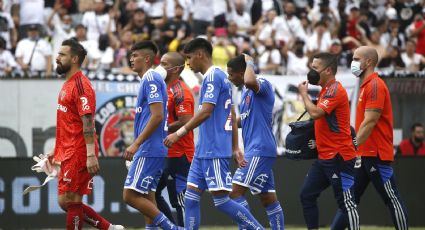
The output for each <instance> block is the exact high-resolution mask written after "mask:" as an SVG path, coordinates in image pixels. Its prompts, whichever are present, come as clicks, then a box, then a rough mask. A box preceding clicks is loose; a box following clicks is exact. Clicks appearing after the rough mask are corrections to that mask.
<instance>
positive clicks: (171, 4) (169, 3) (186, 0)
mask: <svg viewBox="0 0 425 230" xmlns="http://www.w3.org/2000/svg"><path fill="white" fill-rule="evenodd" d="M164 1H166V11H165V12H166V15H167V18H174V17H175V11H176V8H177V6H180V7H181V8H182V9H183V18H182V20H183V21H189V14H190V7H191V6H192V4H193V1H192V0H164Z"/></svg>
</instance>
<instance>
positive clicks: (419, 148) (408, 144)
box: [397, 123, 425, 156]
mask: <svg viewBox="0 0 425 230" xmlns="http://www.w3.org/2000/svg"><path fill="white" fill-rule="evenodd" d="M410 131H411V133H410V138H407V139H404V140H402V141H401V142H400V145H399V146H398V148H397V155H399V156H425V141H424V126H423V125H422V124H421V123H415V124H413V125H412V128H411V129H410Z"/></svg>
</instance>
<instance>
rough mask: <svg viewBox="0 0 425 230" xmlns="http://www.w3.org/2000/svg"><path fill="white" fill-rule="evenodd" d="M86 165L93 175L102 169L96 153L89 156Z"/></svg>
mask: <svg viewBox="0 0 425 230" xmlns="http://www.w3.org/2000/svg"><path fill="white" fill-rule="evenodd" d="M86 166H87V171H88V172H89V173H90V174H92V175H96V174H97V173H98V172H99V170H100V167H99V162H98V161H97V157H96V156H95V155H93V156H87V161H86Z"/></svg>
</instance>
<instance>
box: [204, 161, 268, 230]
mask: <svg viewBox="0 0 425 230" xmlns="http://www.w3.org/2000/svg"><path fill="white" fill-rule="evenodd" d="M202 164H203V168H204V169H206V170H205V172H204V178H205V180H206V184H207V186H208V190H209V191H210V192H211V194H212V196H213V200H214V205H215V207H217V209H218V210H220V211H221V212H224V213H225V214H226V215H228V216H229V217H231V218H232V219H233V220H234V221H236V222H237V223H238V224H240V225H246V226H247V229H264V227H263V226H261V224H260V223H259V222H258V221H257V220H256V219H255V218H254V216H252V214H251V213H250V212H249V211H248V210H247V209H246V208H244V207H243V206H242V205H240V204H239V203H237V202H236V201H234V200H232V199H230V197H229V192H230V191H231V190H232V188H231V186H232V176H231V173H230V168H229V159H227V158H226V159H225V158H215V159H204V160H203V162H202Z"/></svg>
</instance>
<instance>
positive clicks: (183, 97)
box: [167, 80, 195, 162]
mask: <svg viewBox="0 0 425 230" xmlns="http://www.w3.org/2000/svg"><path fill="white" fill-rule="evenodd" d="M167 89H168V124H171V123H173V122H175V121H177V118H178V117H179V116H183V115H191V116H193V114H194V107H195V104H194V103H195V101H194V99H193V96H192V93H191V92H190V89H189V87H188V86H187V85H186V84H185V83H183V82H182V81H181V80H175V81H174V82H172V83H171V84H170V85H169V86H168V88H167ZM194 152H195V144H194V142H193V131H190V132H188V133H187V134H186V135H185V136H184V137H182V138H181V139H180V140H179V141H177V142H176V143H175V144H174V145H173V146H172V147H171V148H169V149H168V157H181V156H182V155H183V154H186V156H187V158H188V160H189V161H190V162H191V161H192V159H193V154H194Z"/></svg>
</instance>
